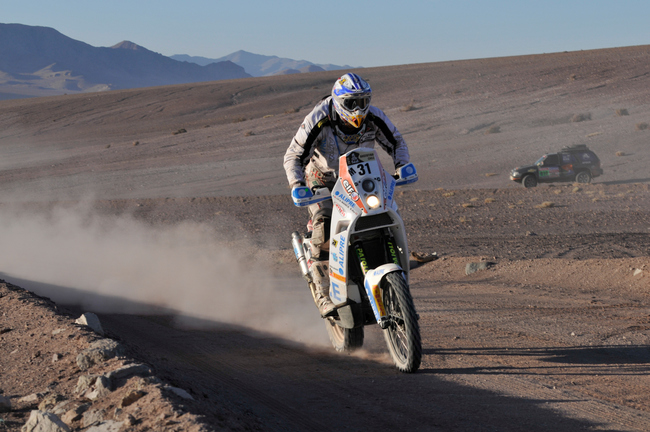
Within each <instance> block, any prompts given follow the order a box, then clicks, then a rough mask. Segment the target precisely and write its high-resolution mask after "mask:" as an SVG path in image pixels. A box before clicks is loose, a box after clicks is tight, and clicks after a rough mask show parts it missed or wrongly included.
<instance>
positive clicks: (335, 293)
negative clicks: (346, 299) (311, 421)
mask: <svg viewBox="0 0 650 432" xmlns="http://www.w3.org/2000/svg"><path fill="white" fill-rule="evenodd" d="M330 298H333V299H334V300H336V301H337V302H339V303H340V302H342V301H343V299H342V298H341V288H340V287H339V285H338V284H337V283H336V282H332V284H331V285H330Z"/></svg>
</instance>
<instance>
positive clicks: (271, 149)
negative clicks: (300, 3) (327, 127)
mask: <svg viewBox="0 0 650 432" xmlns="http://www.w3.org/2000/svg"><path fill="white" fill-rule="evenodd" d="M649 71H650V47H649V46H641V47H629V48H619V49H607V50H596V51H581V52H567V53H555V54H544V55H536V56H523V57H511V58H494V59H481V60H467V61H455V62H445V63H431V64H414V65H404V66H394V67H384V68H371V69H360V70H357V72H358V73H360V74H361V75H362V76H363V77H365V78H367V79H368V80H369V82H370V84H371V86H372V88H373V104H374V105H376V106H378V107H379V108H382V109H383V110H384V111H385V112H386V113H387V114H388V116H389V117H390V118H391V120H392V121H393V122H394V123H395V125H396V126H397V127H398V128H399V129H400V131H401V132H402V133H403V135H404V137H405V139H406V140H407V143H408V144H409V148H410V152H411V158H412V161H413V162H414V163H415V164H416V166H417V168H418V172H419V175H420V180H419V181H418V182H417V183H415V184H413V185H409V186H407V187H404V188H401V189H400V190H399V191H398V192H397V195H396V199H397V200H398V203H399V205H400V211H401V214H402V216H403V218H404V221H405V223H406V227H407V233H408V237H409V245H410V248H411V250H412V251H418V252H428V253H432V252H436V253H437V254H438V256H439V259H437V260H435V261H432V262H429V263H425V264H421V263H417V262H415V261H413V262H412V263H411V264H412V266H411V267H412V269H411V273H410V282H411V292H412V295H413V297H414V300H415V306H416V308H417V310H418V313H419V315H420V321H419V323H420V328H421V333H422V342H423V354H424V355H423V360H422V366H421V368H420V370H419V371H418V372H417V373H415V374H410V375H405V374H401V373H399V372H398V371H396V370H395V369H394V367H393V366H392V364H391V361H390V358H389V356H388V352H387V349H386V348H385V344H384V342H383V337H382V335H381V330H379V329H378V328H373V327H368V328H366V339H365V344H364V348H363V349H362V350H360V351H359V352H357V353H355V354H352V355H345V354H337V353H335V352H334V350H333V349H332V348H331V346H329V342H328V340H327V335H326V332H325V328H324V324H323V322H322V320H321V319H320V318H319V316H318V313H317V311H316V309H315V307H314V306H313V302H312V300H311V297H310V294H309V292H308V290H307V288H306V286H305V284H304V281H303V280H302V279H301V277H300V275H299V270H298V267H297V265H296V263H295V259H294V257H293V253H292V250H291V249H290V233H291V232H292V231H294V230H304V229H305V223H306V212H305V211H304V210H303V209H298V208H296V207H294V206H293V205H292V203H291V200H290V197H289V195H288V192H289V189H288V186H287V184H286V178H285V174H284V171H283V169H282V157H283V154H284V151H285V150H286V147H287V145H288V143H289V141H290V140H291V137H292V136H293V134H294V133H295V131H296V130H297V128H298V127H299V126H300V123H301V121H302V119H303V118H304V116H305V115H306V114H307V113H308V112H309V110H310V109H311V107H312V106H313V105H314V104H315V103H316V102H317V101H318V100H320V99H321V98H322V97H323V96H325V95H327V94H328V93H329V91H330V89H331V86H332V83H333V82H334V80H335V79H336V78H337V77H338V76H339V74H340V73H337V72H321V73H310V74H300V75H290V76H276V77H266V78H250V79H242V80H233V81H219V82H210V83H198V84H193V85H178V86H168V87H157V88H144V89H135V90H126V91H113V92H104V93H89V94H84V95H69V96H59V97H47V98H37V99H22V100H10V101H2V102H0V155H1V156H2V157H1V158H0V186H1V187H0V238H2V248H0V263H1V264H0V278H2V279H3V280H4V281H5V282H4V283H3V284H0V411H4V412H0V431H2V430H8V431H18V430H21V427H22V426H23V425H24V424H25V423H26V422H27V421H28V419H29V418H30V416H31V415H33V414H32V413H33V411H36V410H40V411H43V412H50V413H51V415H52V416H54V415H56V416H57V418H59V419H61V420H62V421H64V422H65V423H66V424H67V427H69V428H70V430H133V431H144V430H169V431H173V430H177V431H181V430H196V431H203V430H206V431H207V430H269V431H294V430H295V431H311V430H314V431H316V430H319V431H320V430H361V429H363V430H370V429H378V430H407V429H408V430H422V431H425V430H426V431H469V430H471V431H495V430H498V431H549V430H553V431H577V430H589V431H593V430H603V431H647V430H650V408H648V407H649V406H650V399H649V398H650V397H649V396H648V395H649V393H648V388H650V377H649V376H650V375H649V374H648V372H649V369H650V348H649V347H648V342H649V335H650V308H649V307H648V303H649V300H650V298H649V297H650V279H649V278H650V190H649V189H650V175H649V172H650V171H649V170H648V166H650V144H649V141H650V127H648V125H649V124H650V90H649V89H650V85H649V84H650V72H649ZM571 144H587V145H588V146H589V147H590V148H591V149H592V150H594V151H595V152H596V153H597V154H598V156H599V157H600V159H601V161H602V165H603V169H604V172H605V173H604V175H603V176H601V177H598V178H596V179H594V181H593V182H592V184H588V185H583V184H581V185H577V184H572V183H561V184H554V185H540V186H539V187H537V188H534V189H524V188H523V187H521V186H520V185H518V184H515V183H513V182H511V181H510V180H509V177H508V174H509V171H510V170H511V169H512V168H514V167H516V166H519V165H524V164H528V163H532V162H534V161H535V160H536V159H537V158H538V157H539V156H541V155H542V154H544V153H545V152H550V151H554V150H559V148H561V147H562V146H564V145H571ZM383 160H384V161H385V165H386V166H390V162H389V160H388V159H383ZM471 262H488V263H490V266H489V268H488V269H487V270H483V271H479V272H476V273H473V274H470V275H467V274H466V272H465V267H466V265H467V264H468V263H471ZM85 312H92V313H95V314H96V315H97V316H98V317H99V320H100V322H101V325H102V328H103V331H104V333H105V335H104V336H102V335H100V334H98V333H96V332H94V331H92V330H90V329H89V328H88V327H86V326H82V325H79V324H75V319H77V318H78V317H79V316H80V315H81V314H82V313H85ZM107 340H109V341H116V342H117V343H118V344H119V346H120V349H119V350H117V351H116V352H115V353H114V354H112V355H108V354H107V355H104V356H103V357H102V358H101V359H100V360H94V361H93V362H92V364H90V365H88V364H83V361H82V360H83V358H86V357H84V356H87V355H88V352H89V351H88V348H89V347H92V346H94V345H93V344H97V343H104V342H106V341H107ZM113 343H114V342H113ZM80 356H81V359H82V360H80ZM80 362H81V363H80ZM121 368H127V369H128V368H132V369H129V370H135V369H137V370H138V372H137V373H136V372H133V373H130V374H126V372H124V373H121V374H117V373H116V371H118V370H122V369H121ZM143 368H144V369H143ZM101 377H104V378H101ZM106 377H109V378H110V379H108V382H110V385H108V386H105V385H104V384H105V382H106V379H107V378H106ZM84 383H85V384H86V385H85V386H84V385H82V384H84ZM102 383H104V384H102ZM3 401H4V403H5V404H10V407H5V408H2V406H3V405H2V402H3Z"/></svg>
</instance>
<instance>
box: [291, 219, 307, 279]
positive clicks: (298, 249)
mask: <svg viewBox="0 0 650 432" xmlns="http://www.w3.org/2000/svg"><path fill="white" fill-rule="evenodd" d="M291 245H292V246H293V253H294V255H295V256H296V261H298V265H300V271H301V272H302V275H303V277H304V278H305V279H307V281H308V282H311V275H310V274H309V265H308V264H307V258H306V257H305V249H304V247H303V245H302V236H301V235H300V234H298V231H294V232H292V233H291Z"/></svg>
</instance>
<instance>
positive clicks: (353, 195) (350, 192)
mask: <svg viewBox="0 0 650 432" xmlns="http://www.w3.org/2000/svg"><path fill="white" fill-rule="evenodd" d="M343 187H344V188H345V191H346V192H347V193H348V195H350V198H352V201H355V202H356V201H359V194H358V193H357V191H356V189H354V186H352V184H351V183H350V182H349V181H347V180H343Z"/></svg>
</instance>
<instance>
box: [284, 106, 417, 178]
mask: <svg viewBox="0 0 650 432" xmlns="http://www.w3.org/2000/svg"><path fill="white" fill-rule="evenodd" d="M331 100H332V98H331V96H330V97H328V98H326V99H324V100H323V101H322V102H321V103H319V104H318V105H316V107H314V109H313V110H312V111H311V112H310V113H309V114H308V115H307V117H305V119H304V120H303V122H302V125H301V126H300V128H299V129H298V132H296V135H295V136H294V137H293V140H291V144H290V145H289V148H288V149H287V152H286V153H285V154H284V169H285V171H286V173H287V180H288V181H289V185H291V186H294V185H295V184H297V183H303V184H304V183H305V175H304V168H305V166H306V165H307V164H308V163H309V162H312V164H313V165H314V166H315V168H317V169H318V170H319V171H321V172H322V173H323V174H325V175H328V174H330V175H331V174H334V175H335V176H336V177H338V168H339V156H340V155H342V154H345V153H347V152H348V151H350V150H353V149H355V148H358V147H367V148H373V147H374V146H375V143H378V144H379V145H380V146H381V148H382V149H384V151H386V153H388V154H389V155H390V156H391V157H392V158H393V162H394V164H395V166H401V165H405V164H407V163H409V151H408V147H407V146H406V143H405V142H404V138H402V135H401V134H400V133H399V131H398V130H397V128H396V127H395V126H394V125H393V123H391V121H390V120H389V119H388V117H386V114H384V112H383V111H382V110H380V109H379V108H377V107H374V106H370V110H369V112H368V116H367V117H366V121H365V131H363V134H362V135H361V137H360V139H359V142H358V144H353V145H347V144H346V143H345V141H344V140H343V139H342V138H341V137H340V136H338V135H337V133H336V130H335V128H334V121H335V116H336V115H337V114H336V111H335V110H334V108H333V107H332V103H331ZM362 130H363V129H362Z"/></svg>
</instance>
